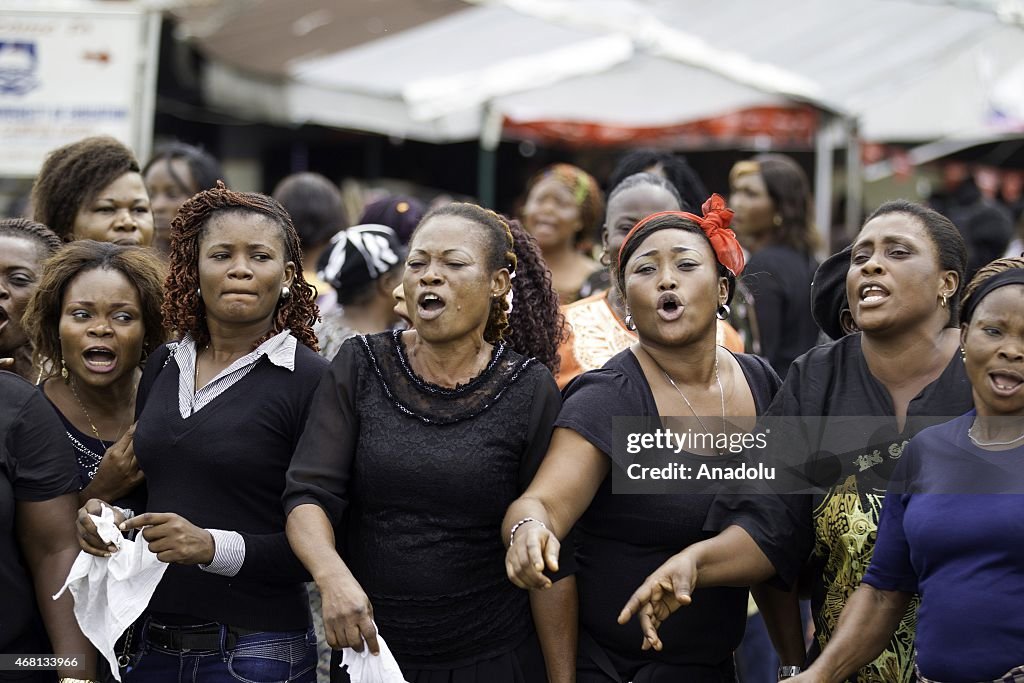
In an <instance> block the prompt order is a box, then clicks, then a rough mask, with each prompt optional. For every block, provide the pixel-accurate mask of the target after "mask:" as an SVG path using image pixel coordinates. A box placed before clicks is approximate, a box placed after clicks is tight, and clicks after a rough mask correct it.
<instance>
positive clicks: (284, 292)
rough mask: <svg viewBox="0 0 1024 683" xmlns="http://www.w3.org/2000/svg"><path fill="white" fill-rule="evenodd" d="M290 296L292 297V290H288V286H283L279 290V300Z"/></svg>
mask: <svg viewBox="0 0 1024 683" xmlns="http://www.w3.org/2000/svg"><path fill="white" fill-rule="evenodd" d="M291 295H292V290H290V289H288V285H285V286H284V287H282V288H281V298H282V299H287V298H288V297H290V296H291Z"/></svg>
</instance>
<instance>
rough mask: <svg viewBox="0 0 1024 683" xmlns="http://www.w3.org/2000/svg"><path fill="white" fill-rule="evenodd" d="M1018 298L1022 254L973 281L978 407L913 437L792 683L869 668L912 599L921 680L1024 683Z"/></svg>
mask: <svg viewBox="0 0 1024 683" xmlns="http://www.w3.org/2000/svg"><path fill="white" fill-rule="evenodd" d="M1022 296H1024V259H1022V258H1005V259H998V260H996V261H993V262H992V263H990V264H989V265H988V266H986V267H984V268H982V269H981V270H980V271H978V274H977V275H976V276H975V278H974V280H973V281H972V282H971V283H970V285H968V287H967V290H966V292H965V295H964V304H963V314H962V321H963V322H962V324H961V328H960V329H961V345H962V349H963V360H964V365H965V367H966V370H967V374H968V376H969V378H970V381H971V386H972V388H973V393H974V405H975V410H973V411H971V412H969V413H967V414H966V415H963V416H962V417H958V418H956V419H955V420H952V421H951V422H947V423H946V424H942V425H938V426H935V427H931V428H928V429H925V430H923V431H922V432H921V433H920V434H918V435H917V436H916V437H914V438H913V439H911V441H910V443H909V444H908V445H907V448H906V450H905V451H904V453H903V457H902V461H901V463H900V470H898V472H897V475H898V476H897V477H896V478H895V479H894V482H893V484H892V485H891V486H890V488H889V492H888V493H887V495H886V498H885V505H884V507H883V508H882V518H881V522H880V524H879V529H878V540H877V542H876V544H875V554H874V558H873V559H872V562H871V566H870V568H869V569H868V571H867V574H865V576H864V579H863V583H861V585H860V587H859V588H858V589H857V591H856V592H855V593H854V594H853V596H852V597H851V598H850V600H849V601H848V602H847V603H846V607H845V608H844V610H843V613H842V616H841V617H840V619H839V626H838V628H837V630H836V632H835V635H834V636H833V637H832V640H831V641H830V642H829V644H828V647H826V648H825V649H824V651H823V652H822V654H821V656H820V657H819V658H818V660H817V661H816V662H815V664H814V666H812V667H811V668H810V669H808V670H807V671H806V672H805V673H804V674H802V675H801V676H798V677H796V678H793V679H792V680H794V681H798V680H799V681H834V680H842V679H843V678H844V677H846V676H847V675H849V674H850V673H851V672H853V671H854V670H856V669H857V667H859V666H861V665H862V664H864V663H865V662H868V661H870V660H871V659H872V658H874V657H875V656H876V655H877V654H878V653H879V652H880V651H881V650H882V648H883V647H884V645H885V643H886V642H887V641H888V640H889V637H890V636H891V635H892V633H893V631H894V630H895V627H896V624H897V623H898V622H899V619H900V615H902V614H903V611H904V609H905V608H906V606H907V605H908V604H909V603H910V601H911V599H912V598H913V596H914V595H915V594H918V595H920V596H921V607H920V609H919V610H918V615H917V620H918V621H917V633H916V638H915V646H916V648H917V662H916V668H917V675H918V679H919V680H921V681H926V682H927V681H945V682H947V683H967V682H971V683H974V682H977V681H994V680H998V681H1022V680H1024V654H1022V653H1024V620H1021V618H1020V615H1021V612H1022V611H1024V545H1022V544H1021V543H1020V539H1021V535H1022V530H1024V526H1022V525H1021V514H1020V513H1021V510H1024V495H1022V494H1024V485H1022V484H1024V465H1022V462H1024V461H1022V458H1024V419H1022V417H1024V306H1022V305H1021V297H1022ZM900 475H901V476H900ZM897 482H898V483H897Z"/></svg>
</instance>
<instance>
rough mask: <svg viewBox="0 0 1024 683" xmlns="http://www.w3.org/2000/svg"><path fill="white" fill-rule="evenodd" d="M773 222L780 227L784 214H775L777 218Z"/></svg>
mask: <svg viewBox="0 0 1024 683" xmlns="http://www.w3.org/2000/svg"><path fill="white" fill-rule="evenodd" d="M772 223H774V224H775V227H779V226H780V225H782V216H780V215H779V214H775V218H773V219H772Z"/></svg>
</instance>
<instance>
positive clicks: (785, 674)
mask: <svg viewBox="0 0 1024 683" xmlns="http://www.w3.org/2000/svg"><path fill="white" fill-rule="evenodd" d="M801 671H803V668H802V667H799V666H780V667H779V680H780V681H781V680H783V679H785V678H792V677H793V676H796V675H797V674H798V673H800V672H801Z"/></svg>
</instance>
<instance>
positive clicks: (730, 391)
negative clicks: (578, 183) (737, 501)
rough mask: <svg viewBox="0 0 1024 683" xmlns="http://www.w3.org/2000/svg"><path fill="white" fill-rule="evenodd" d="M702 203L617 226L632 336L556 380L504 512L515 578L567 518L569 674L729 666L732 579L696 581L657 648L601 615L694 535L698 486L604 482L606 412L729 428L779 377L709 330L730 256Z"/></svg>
mask: <svg viewBox="0 0 1024 683" xmlns="http://www.w3.org/2000/svg"><path fill="white" fill-rule="evenodd" d="M703 209H704V216H695V215H693V214H689V213H684V212H680V211H665V212H662V213H657V214H653V215H651V216H648V217H647V218H645V219H644V220H642V221H640V222H639V223H638V224H637V225H636V226H634V228H633V229H632V230H631V231H630V232H629V234H628V235H627V236H626V238H625V240H624V241H623V243H622V246H621V247H620V249H619V251H618V260H617V262H616V268H615V273H614V274H615V280H616V284H617V286H618V288H619V291H620V292H621V293H622V296H623V300H624V301H625V304H626V307H627V311H628V314H627V315H626V322H627V324H630V325H631V326H633V327H635V328H636V333H637V335H638V338H639V340H638V342H637V343H636V344H634V345H633V346H632V347H630V348H628V349H626V350H625V351H623V352H621V353H619V354H618V355H616V356H615V357H613V358H612V359H611V360H610V361H608V363H606V364H605V366H604V367H603V368H601V369H598V370H592V371H590V372H586V373H584V374H582V375H580V376H579V377H578V378H576V379H575V380H574V381H573V382H572V383H571V384H569V386H568V387H567V388H566V391H565V402H564V405H563V408H562V412H561V413H560V414H559V417H558V421H557V422H556V429H555V433H554V435H553V437H552V439H551V446H550V448H549V449H548V453H547V456H546V458H545V459H544V461H543V462H542V464H541V467H540V470H539V471H538V473H537V476H536V477H535V478H534V480H533V482H532V483H531V484H530V487H529V488H528V489H527V490H526V492H525V493H524V494H523V495H522V496H521V497H520V498H519V499H518V500H516V501H515V502H514V503H513V504H512V506H511V507H510V508H509V510H508V512H507V513H506V515H505V523H504V526H503V532H504V540H505V542H506V544H507V545H508V548H509V549H508V552H507V554H506V561H505V564H506V569H507V571H508V575H509V578H510V579H511V580H512V582H513V583H515V584H516V585H518V586H520V587H522V588H530V589H535V588H543V587H544V586H547V585H550V580H549V579H548V578H547V577H546V576H545V574H544V573H543V571H542V570H544V569H545V568H547V569H550V570H554V569H556V568H557V557H558V550H559V547H560V541H561V539H564V538H565V536H566V534H567V533H568V532H569V530H570V529H572V528H573V526H574V525H575V527H576V533H575V534H574V535H575V537H576V538H575V540H576V543H577V560H578V563H579V570H578V573H577V574H576V578H577V582H578V586H579V609H580V620H579V622H580V628H581V633H580V648H579V658H578V662H577V680H578V681H580V682H581V683H597V682H601V683H604V682H610V681H616V682H618V681H623V680H628V681H654V680H669V678H671V679H672V680H686V681H695V682H697V683H701V682H703V681H716V682H717V681H722V680H733V679H734V678H735V672H734V667H733V655H732V653H733V650H735V649H736V646H737V645H738V644H739V642H740V639H741V637H742V635H743V628H744V622H745V618H746V605H747V597H746V596H747V592H746V589H737V588H716V589H713V590H709V591H707V592H706V594H705V595H704V596H703V599H702V600H700V601H699V602H700V605H699V607H698V608H696V609H694V610H693V611H692V612H690V613H688V614H687V620H686V621H685V622H682V621H680V622H678V623H674V624H672V627H673V631H672V633H671V634H670V635H669V634H667V633H663V634H662V635H663V637H664V638H666V639H671V640H670V643H671V644H670V645H669V646H667V647H665V648H664V649H663V650H661V651H659V652H655V651H653V650H647V651H641V649H640V642H638V640H637V638H636V632H635V631H634V630H632V629H631V628H623V627H621V626H619V625H617V624H616V622H615V619H616V616H617V615H618V610H619V608H620V606H621V603H622V602H623V601H624V600H625V599H626V598H627V597H628V595H629V593H630V591H631V585H632V584H634V583H635V581H636V580H637V578H638V577H641V576H645V575H646V574H647V573H648V572H649V571H650V569H651V568H653V567H656V566H658V564H659V563H661V562H663V561H664V560H665V559H667V558H668V557H670V556H671V555H672V554H673V552H675V551H676V550H677V549H678V545H679V544H690V543H695V542H697V541H700V540H702V539H704V538H706V537H707V536H708V534H706V533H705V532H704V531H703V528H704V523H705V517H706V514H707V509H708V505H709V504H710V502H711V500H710V497H709V496H694V495H691V494H687V493H680V492H670V493H666V494H664V495H630V494H619V495H612V494H613V491H612V479H613V474H614V469H628V468H629V467H630V462H629V460H630V459H629V457H628V456H627V454H626V453H624V452H623V449H622V448H619V447H616V448H613V434H612V432H613V427H612V423H613V419H612V418H613V417H620V416H637V417H652V416H653V417H654V420H655V422H658V423H659V425H660V424H661V423H662V421H663V420H664V418H665V416H676V415H678V416H682V417H683V418H689V420H688V421H687V425H689V426H692V427H693V429H694V431H701V432H704V433H711V434H714V435H718V434H722V433H725V432H728V431H730V430H731V429H732V428H731V427H727V426H726V424H725V423H726V421H728V422H730V423H736V424H737V425H738V426H739V428H740V429H741V430H746V429H749V428H751V427H752V425H753V422H754V418H755V416H756V415H758V414H760V413H761V412H762V411H763V410H764V409H765V408H767V406H768V404H769V403H770V402H771V399H772V396H773V395H774V394H775V392H776V390H777V389H778V387H779V378H778V376H776V374H775V372H774V371H773V370H772V369H771V367H770V366H769V365H768V364H767V363H766V362H765V361H763V360H761V359H760V358H757V357H755V356H748V355H742V354H733V353H731V352H729V351H728V350H726V349H724V348H722V347H719V346H717V345H716V343H715V333H716V322H717V319H719V318H722V317H724V316H725V315H727V311H728V309H727V306H728V302H729V299H730V296H731V295H732V291H733V287H734V286H735V278H736V276H737V275H739V274H740V273H741V272H742V271H743V265H744V263H743V252H742V250H741V249H740V246H739V243H738V242H737V241H736V237H735V235H734V234H733V232H732V230H730V229H729V228H728V225H729V221H730V219H731V218H732V212H731V211H729V210H728V209H727V208H725V203H724V201H723V200H722V198H721V197H719V196H718V195H714V196H713V197H712V198H711V199H709V200H708V201H707V202H706V203H705V204H704V207H703ZM694 418H696V419H694ZM674 426H678V423H674ZM673 431H674V432H676V433H679V432H680V431H682V430H679V429H673ZM618 445H619V444H618V442H616V446H618ZM689 451H690V449H687V450H685V451H683V452H680V453H679V454H678V456H677V460H679V461H681V462H684V463H686V464H687V465H697V464H698V463H701V462H708V461H709V459H715V458H716V457H718V456H719V455H720V453H719V452H718V451H716V450H713V449H709V450H702V449H696V448H695V449H692V452H689ZM613 468H614V469H613ZM577 521H578V522H579V523H578V524H577ZM667 642H668V640H667Z"/></svg>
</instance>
